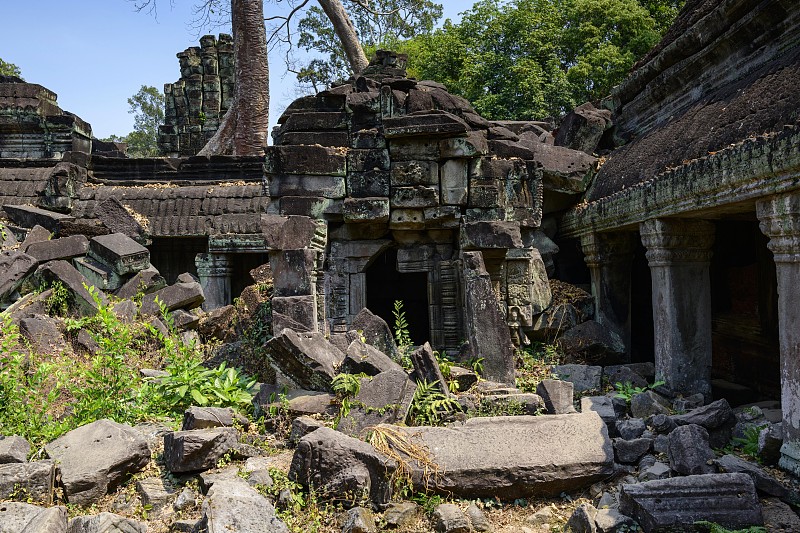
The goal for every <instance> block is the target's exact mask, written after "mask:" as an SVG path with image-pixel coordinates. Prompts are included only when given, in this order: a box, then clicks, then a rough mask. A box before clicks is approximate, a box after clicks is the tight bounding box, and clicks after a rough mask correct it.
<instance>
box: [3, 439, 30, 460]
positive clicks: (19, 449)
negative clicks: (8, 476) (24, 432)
mask: <svg viewBox="0 0 800 533" xmlns="http://www.w3.org/2000/svg"><path fill="white" fill-rule="evenodd" d="M30 452H31V444H30V443H29V442H28V441H27V440H25V439H24V438H22V437H20V436H18V435H11V436H9V437H3V436H2V435H0V465H3V464H7V463H24V462H25V461H27V460H28V454H29V453H30Z"/></svg>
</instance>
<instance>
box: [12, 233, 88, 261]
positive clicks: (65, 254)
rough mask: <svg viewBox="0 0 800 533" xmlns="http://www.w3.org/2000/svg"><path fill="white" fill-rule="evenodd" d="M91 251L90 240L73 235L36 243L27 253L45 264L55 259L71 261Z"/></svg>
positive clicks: (29, 247)
mask: <svg viewBox="0 0 800 533" xmlns="http://www.w3.org/2000/svg"><path fill="white" fill-rule="evenodd" d="M88 249H89V240H88V239H87V238H86V237H84V236H83V235H72V236H71V237H62V238H60V239H53V240H51V241H42V242H35V243H33V244H31V245H30V246H28V248H27V250H26V251H25V253H27V254H28V255H30V256H31V257H33V258H34V259H36V260H37V261H39V262H40V263H44V262H46V261H52V260H55V259H71V258H73V257H77V256H79V255H84V254H85V253H86V251H87V250H88Z"/></svg>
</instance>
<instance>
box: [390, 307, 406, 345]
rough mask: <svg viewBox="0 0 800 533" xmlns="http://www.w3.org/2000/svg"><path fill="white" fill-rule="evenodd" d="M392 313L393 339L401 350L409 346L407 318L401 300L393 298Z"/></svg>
mask: <svg viewBox="0 0 800 533" xmlns="http://www.w3.org/2000/svg"><path fill="white" fill-rule="evenodd" d="M392 315H394V340H395V342H396V343H397V346H398V348H400V350H401V351H403V350H404V349H407V348H408V347H409V346H411V335H410V333H409V331H408V320H406V312H405V311H404V310H403V301H402V300H395V302H394V310H393V311H392Z"/></svg>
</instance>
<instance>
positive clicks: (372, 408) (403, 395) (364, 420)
mask: <svg viewBox="0 0 800 533" xmlns="http://www.w3.org/2000/svg"><path fill="white" fill-rule="evenodd" d="M416 390H417V384H416V383H414V382H413V381H411V380H410V379H409V378H408V375H407V374H406V372H405V370H403V369H402V368H397V369H391V370H387V371H385V372H381V373H380V374H378V375H376V376H375V377H372V378H362V379H361V388H360V390H359V391H358V394H356V396H355V398H354V399H353V402H352V403H353V407H352V408H351V409H350V413H349V414H348V415H347V416H346V417H343V418H342V419H341V420H340V421H339V425H338V426H337V427H336V429H338V430H339V431H342V432H344V433H347V434H348V435H351V436H354V437H356V436H360V435H361V434H362V432H363V431H364V430H365V429H366V428H368V427H372V426H375V425H377V424H381V423H384V424H394V423H398V422H403V421H405V419H406V416H407V415H408V409H409V407H411V402H412V400H413V399H414V393H415V392H416Z"/></svg>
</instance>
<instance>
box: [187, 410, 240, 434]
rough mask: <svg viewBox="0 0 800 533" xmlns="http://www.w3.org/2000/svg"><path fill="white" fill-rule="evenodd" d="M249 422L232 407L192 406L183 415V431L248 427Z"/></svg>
mask: <svg viewBox="0 0 800 533" xmlns="http://www.w3.org/2000/svg"><path fill="white" fill-rule="evenodd" d="M248 423H249V421H248V420H247V418H246V417H244V416H242V415H240V414H239V413H237V412H236V411H234V410H233V409H231V408H230V407H197V406H194V405H193V406H191V407H189V408H188V409H187V410H186V411H184V413H183V425H182V426H181V430H182V431H186V430H189V429H206V428H215V427H233V425H234V424H238V425H240V426H242V427H246V426H247V425H248Z"/></svg>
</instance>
